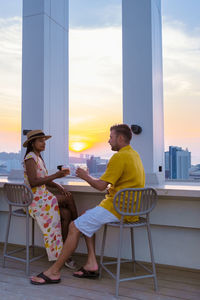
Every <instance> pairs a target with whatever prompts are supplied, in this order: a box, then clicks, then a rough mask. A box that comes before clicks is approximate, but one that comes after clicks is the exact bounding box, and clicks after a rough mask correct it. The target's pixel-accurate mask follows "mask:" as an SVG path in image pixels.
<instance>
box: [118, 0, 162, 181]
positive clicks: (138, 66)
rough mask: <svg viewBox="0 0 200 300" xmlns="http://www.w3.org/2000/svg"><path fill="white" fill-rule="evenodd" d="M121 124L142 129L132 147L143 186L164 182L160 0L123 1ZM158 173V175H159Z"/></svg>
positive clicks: (134, 139) (134, 137) (133, 140)
mask: <svg viewBox="0 0 200 300" xmlns="http://www.w3.org/2000/svg"><path fill="white" fill-rule="evenodd" d="M122 32H123V39H122V40H123V121H124V123H127V124H129V125H131V124H137V125H140V126H141V127H142V130H143V131H142V133H141V134H140V135H134V136H133V139H132V146H133V148H134V149H135V150H137V151H138V152H139V154H140V155H141V158H142V160H143V163H144V167H145V172H146V179H147V183H156V182H162V181H163V180H164V125H163V123H164V122H163V74H162V26H161V3H160V0H134V1H133V0H123V1H122ZM161 169H162V171H161Z"/></svg>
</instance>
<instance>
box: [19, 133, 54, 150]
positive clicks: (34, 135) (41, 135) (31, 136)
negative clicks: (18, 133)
mask: <svg viewBox="0 0 200 300" xmlns="http://www.w3.org/2000/svg"><path fill="white" fill-rule="evenodd" d="M26 136H27V140H26V141H25V142H24V143H23V147H27V145H28V142H30V141H31V140H34V139H37V138H45V140H48V139H50V138H51V135H45V134H44V132H43V131H42V130H31V131H29V132H28V133H27V135H26Z"/></svg>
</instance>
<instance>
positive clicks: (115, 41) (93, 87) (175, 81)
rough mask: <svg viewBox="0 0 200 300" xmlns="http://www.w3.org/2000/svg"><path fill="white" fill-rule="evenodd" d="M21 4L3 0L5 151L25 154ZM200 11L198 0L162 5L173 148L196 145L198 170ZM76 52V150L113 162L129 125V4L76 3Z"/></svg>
mask: <svg viewBox="0 0 200 300" xmlns="http://www.w3.org/2000/svg"><path fill="white" fill-rule="evenodd" d="M21 3H22V2H21V1H7V2H5V1H2V0H0V8H1V9H0V45H1V47H0V65H1V68H0V79H1V87H0V108H1V110H0V140H1V143H0V151H8V152H18V150H20V140H21V134H20V131H21V125H20V121H21V50H22V49H21V28H22V23H21V22H22V20H21ZM180 6H181V10H180ZM77 7H79V8H80V9H79V10H77ZM88 7H90V10H89V9H88ZM199 9H200V3H199V1H196V0H191V1H190V3H188V1H185V0H181V1H180V0H167V1H166V0H163V1H162V11H163V71H164V113H165V149H167V148H168V147H169V145H179V146H181V147H182V148H186V147H188V148H189V149H190V151H191V152H192V162H193V163H194V164H195V163H196V164H197V163H198V162H200V154H199V146H200V124H199V122H198V112H199V108H200V107H199V106H200V102H199V97H200V87H199V83H198V78H199V75H200V70H199V67H198V66H199V62H200V51H199V49H200V38H199V31H200V20H199V18H198V11H199ZM86 10H87V11H86ZM83 12H84V13H83ZM91 41H93V42H92V44H91ZM80 47H81V53H80ZM69 52H70V69H69V72H70V82H69V83H70V92H69V100H70V101H69V106H70V113H69V124H70V128H69V142H70V150H77V151H78V148H77V147H78V144H77V143H80V144H79V150H81V147H82V149H83V153H86V152H88V153H95V155H98V154H100V155H101V156H107V157H108V156H111V155H112V152H111V151H110V146H109V145H108V143H107V141H108V138H109V127H110V126H111V125H113V124H114V123H120V122H122V88H121V86H122V80H121V77H122V75H121V73H122V71H121V60H122V58H121V56H122V53H121V1H120V0H102V1H101V5H100V2H99V1H95V0H93V1H91V0H84V1H82V0H81V1H80V0H73V1H70V48H69ZM86 70H87V72H86ZM113 107H115V110H114V112H113V110H112V108H113ZM111 111H112V114H111V113H110V112H111ZM97 112H98V113H97ZM102 120H103V122H102ZM104 120H105V121H104ZM97 133H98V134H97ZM66 134H67V133H66ZM133 138H134V137H133ZM81 143H82V144H81Z"/></svg>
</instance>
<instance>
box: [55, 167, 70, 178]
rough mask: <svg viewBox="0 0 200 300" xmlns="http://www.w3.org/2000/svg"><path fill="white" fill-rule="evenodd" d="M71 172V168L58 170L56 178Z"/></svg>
mask: <svg viewBox="0 0 200 300" xmlns="http://www.w3.org/2000/svg"><path fill="white" fill-rule="evenodd" d="M69 174H70V170H69V169H64V170H60V171H58V172H56V178H62V177H65V176H66V175H69Z"/></svg>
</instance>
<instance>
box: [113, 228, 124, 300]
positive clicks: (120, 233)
mask: <svg viewBox="0 0 200 300" xmlns="http://www.w3.org/2000/svg"><path fill="white" fill-rule="evenodd" d="M122 237H123V225H122V224H121V225H120V231H119V248H118V256H117V274H116V290H115V295H116V297H117V298H118V296H119V282H120V263H121V248H122Z"/></svg>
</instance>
